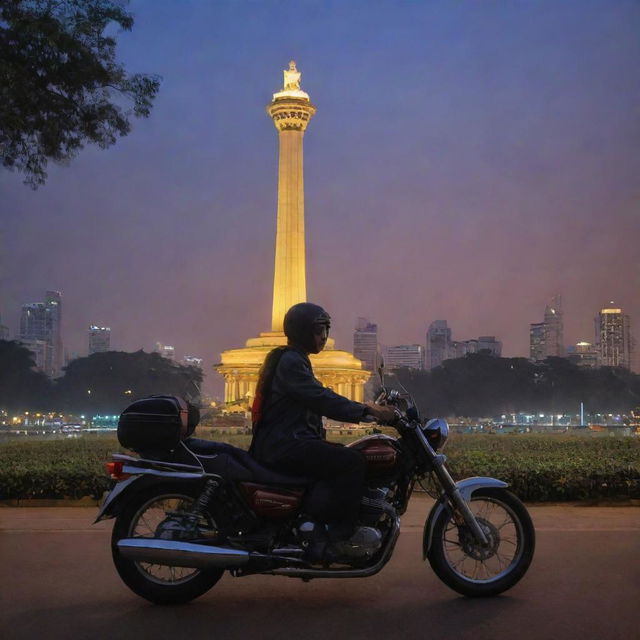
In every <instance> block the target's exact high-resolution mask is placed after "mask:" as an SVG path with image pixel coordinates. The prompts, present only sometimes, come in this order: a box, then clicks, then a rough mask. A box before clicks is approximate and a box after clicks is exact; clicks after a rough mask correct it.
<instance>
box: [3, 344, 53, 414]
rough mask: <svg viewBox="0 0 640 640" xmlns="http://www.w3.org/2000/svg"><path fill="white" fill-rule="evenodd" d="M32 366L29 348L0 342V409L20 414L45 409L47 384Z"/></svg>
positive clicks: (47, 393)
mask: <svg viewBox="0 0 640 640" xmlns="http://www.w3.org/2000/svg"><path fill="white" fill-rule="evenodd" d="M35 366H36V365H35V362H34V361H33V354H32V353H31V352H30V351H29V349H27V348H26V347H23V346H22V345H21V344H19V343H18V342H14V341H13V340H0V408H1V409H5V410H7V411H13V412H17V413H20V412H22V411H31V410H35V411H37V410H46V409H48V408H49V402H50V392H51V383H50V382H49V379H48V378H47V376H46V375H45V374H44V373H42V372H41V371H36V369H35Z"/></svg>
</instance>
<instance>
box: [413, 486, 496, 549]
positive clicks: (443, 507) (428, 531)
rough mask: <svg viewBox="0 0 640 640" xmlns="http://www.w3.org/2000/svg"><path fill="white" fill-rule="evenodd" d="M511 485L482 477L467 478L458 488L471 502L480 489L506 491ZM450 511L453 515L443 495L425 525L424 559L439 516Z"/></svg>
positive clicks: (423, 539) (466, 499) (423, 537)
mask: <svg viewBox="0 0 640 640" xmlns="http://www.w3.org/2000/svg"><path fill="white" fill-rule="evenodd" d="M508 486H509V485H508V484H507V483H506V482H503V481H502V480H497V479H496V478H485V477H482V476H474V477H472V478H465V479H464V480H460V481H459V482H456V487H457V488H458V490H459V491H460V495H461V496H462V497H463V498H464V500H465V501H466V502H469V501H470V500H471V496H472V495H473V493H474V492H475V491H477V490H478V489H486V488H491V489H505V488H506V487H508ZM443 511H448V512H449V513H450V514H451V506H450V505H449V502H448V500H447V495H446V494H444V493H443V494H442V495H441V496H440V497H439V498H438V500H437V501H436V503H435V504H434V505H433V507H431V511H430V512H429V517H428V518H427V521H426V522H425V525H424V533H423V536H422V559H423V560H424V559H426V557H427V555H428V553H429V550H430V549H431V542H432V540H433V527H434V525H435V523H436V520H437V519H438V516H439V515H440V514H441V513H442V512H443Z"/></svg>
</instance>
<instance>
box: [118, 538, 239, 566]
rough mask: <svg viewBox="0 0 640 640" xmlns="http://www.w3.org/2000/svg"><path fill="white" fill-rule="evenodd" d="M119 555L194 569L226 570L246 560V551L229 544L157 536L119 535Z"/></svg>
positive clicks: (138, 560)
mask: <svg viewBox="0 0 640 640" xmlns="http://www.w3.org/2000/svg"><path fill="white" fill-rule="evenodd" d="M117 546H118V551H119V553H120V554H121V555H122V557H124V558H127V559H129V560H135V561H136V562H150V563H151V564H162V565H168V566H174V567H192V568H194V569H212V568H220V569H229V568H233V567H241V566H243V565H245V564H247V563H248V562H249V552H248V551H242V550H240V549H231V548H229V547H211V546H207V545H204V544H193V543H191V542H179V541H177V540H159V539H157V538H123V539H122V540H119V541H118V543H117Z"/></svg>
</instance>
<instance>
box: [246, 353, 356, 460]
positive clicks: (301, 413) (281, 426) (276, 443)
mask: <svg viewBox="0 0 640 640" xmlns="http://www.w3.org/2000/svg"><path fill="white" fill-rule="evenodd" d="M365 408H366V407H365V405H364V404H362V403H360V402H353V401H351V400H349V399H348V398H345V397H344V396H340V395H338V394H337V393H334V392H333V391H331V389H328V388H327V387H324V386H323V385H322V383H321V382H319V381H318V380H317V379H316V378H315V377H314V375H313V369H312V368H311V362H310V360H309V357H308V356H307V354H306V353H304V352H303V351H301V350H299V349H295V348H293V349H288V350H287V351H285V352H284V353H283V354H282V357H281V358H280V362H278V365H277V367H276V371H275V375H274V377H273V382H272V384H271V389H269V390H268V391H267V394H266V397H265V405H264V408H263V410H262V419H261V420H260V423H259V424H258V425H257V429H256V433H255V434H254V436H253V441H252V443H251V449H250V451H251V453H252V455H253V456H254V457H255V458H256V459H257V460H259V461H260V462H262V463H264V464H267V465H269V464H275V463H277V460H278V458H280V457H282V456H283V455H285V454H286V452H287V450H288V449H289V448H291V447H292V446H294V445H295V443H296V442H297V441H299V440H324V438H325V432H324V428H323V426H322V416H327V417H328V418H332V419H333V420H339V421H341V422H356V423H357V422H360V420H362V418H363V417H364V415H365Z"/></svg>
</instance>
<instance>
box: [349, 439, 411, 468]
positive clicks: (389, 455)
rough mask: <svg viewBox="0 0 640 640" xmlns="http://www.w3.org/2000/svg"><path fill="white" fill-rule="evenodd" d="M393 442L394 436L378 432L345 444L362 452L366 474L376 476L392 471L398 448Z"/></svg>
mask: <svg viewBox="0 0 640 640" xmlns="http://www.w3.org/2000/svg"><path fill="white" fill-rule="evenodd" d="M395 442H396V439H395V438H392V437H391V436H386V435H384V434H382V433H378V434H375V435H371V436H365V437H364V438H360V439H359V440H356V441H355V442H352V443H350V444H348V445H347V446H348V447H351V448H353V449H357V450H358V451H362V453H364V457H365V459H366V461H367V475H369V476H378V475H385V474H387V473H389V472H390V471H393V469H395V467H396V465H397V464H398V450H397V449H396V447H395V446H394V444H395Z"/></svg>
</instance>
